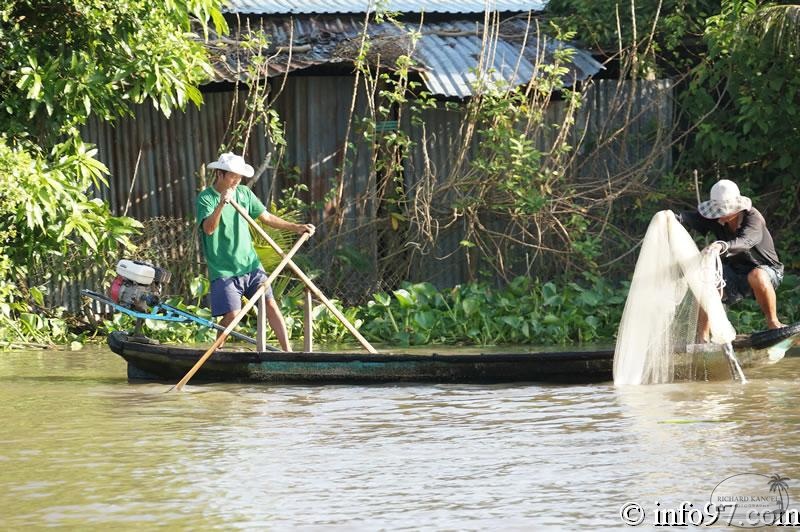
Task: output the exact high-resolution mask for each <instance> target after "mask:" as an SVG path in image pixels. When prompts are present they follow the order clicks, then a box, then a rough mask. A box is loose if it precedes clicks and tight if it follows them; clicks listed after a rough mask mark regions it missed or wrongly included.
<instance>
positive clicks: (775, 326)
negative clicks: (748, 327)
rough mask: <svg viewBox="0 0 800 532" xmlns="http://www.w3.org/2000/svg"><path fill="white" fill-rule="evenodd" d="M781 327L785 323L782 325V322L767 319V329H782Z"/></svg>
mask: <svg viewBox="0 0 800 532" xmlns="http://www.w3.org/2000/svg"><path fill="white" fill-rule="evenodd" d="M783 327H786V325H784V324H783V323H781V322H779V321H768V322H767V329H782V328H783Z"/></svg>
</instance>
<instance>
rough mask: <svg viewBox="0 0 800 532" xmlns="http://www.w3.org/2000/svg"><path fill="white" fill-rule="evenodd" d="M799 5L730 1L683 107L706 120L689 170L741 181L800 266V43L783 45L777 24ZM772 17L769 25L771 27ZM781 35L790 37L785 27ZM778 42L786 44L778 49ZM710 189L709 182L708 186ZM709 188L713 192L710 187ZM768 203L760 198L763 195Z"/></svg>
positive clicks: (709, 35)
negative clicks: (799, 46) (799, 228)
mask: <svg viewBox="0 0 800 532" xmlns="http://www.w3.org/2000/svg"><path fill="white" fill-rule="evenodd" d="M776 10H780V11H783V12H784V13H785V15H786V17H787V19H788V23H790V24H792V25H793V26H794V28H795V29H794V35H797V32H798V28H800V26H798V24H797V20H796V18H794V19H792V18H791V17H792V13H795V14H796V13H797V6H794V7H792V6H776V5H775V4H774V3H771V2H768V3H760V2H755V1H753V0H730V1H725V2H723V9H722V12H721V13H720V14H718V15H717V16H715V17H712V18H711V19H709V21H708V27H707V29H706V34H705V38H706V44H707V46H708V57H707V60H706V61H705V62H704V63H703V64H702V65H701V66H700V67H699V68H698V69H697V70H696V72H695V76H694V77H693V79H692V80H691V83H690V85H689V87H688V90H687V91H686V92H685V93H684V94H683V95H682V98H681V102H682V105H683V106H684V108H685V109H686V110H687V111H688V112H689V113H690V116H691V118H692V120H694V121H696V122H698V123H699V126H698V128H697V132H696V135H695V136H694V138H693V143H692V144H690V145H689V147H688V150H687V153H686V156H685V158H684V168H707V169H714V172H713V174H714V175H713V177H712V178H711V179H710V180H708V181H713V180H716V178H717V177H720V178H730V179H733V180H735V181H736V182H737V183H738V184H739V185H740V188H742V189H743V190H744V192H745V193H748V194H752V195H754V196H756V198H757V201H756V206H757V208H759V209H760V210H761V211H762V212H764V213H768V215H767V219H768V222H769V223H770V227H771V230H772V232H773V235H774V236H776V240H777V243H778V244H779V249H782V250H787V251H782V252H781V254H782V258H783V259H784V262H787V263H788V264H790V265H792V264H795V265H796V264H800V237H798V236H797V232H796V231H795V227H794V226H795V223H794V220H796V219H797V216H798V213H800V206H798V204H797V198H796V197H795V195H793V194H786V193H783V192H785V191H790V190H796V189H797V181H798V178H800V174H799V173H798V168H799V167H798V163H800V145H799V144H798V143H797V142H796V139H797V135H798V131H800V110H799V109H798V102H800V76H797V57H796V54H795V53H794V52H793V50H796V42H795V41H794V40H789V41H786V45H785V48H780V43H781V41H780V40H779V39H777V38H776V37H775V35H774V32H773V29H771V28H774V26H770V25H769V21H770V20H772V21H773V23H774V20H775V19H776V17H777V15H776ZM765 13H767V14H769V17H767V18H766V20H767V21H768V22H767V26H766V27H765V26H764V20H765ZM780 28H781V26H778V29H777V30H775V31H779V32H780V33H783V30H781V29H780ZM776 43H777V45H778V46H779V47H778V48H776ZM706 185H707V183H706ZM707 188H708V186H706V187H705V189H706V190H707ZM762 195H763V196H766V197H767V199H766V200H762V201H758V196H762Z"/></svg>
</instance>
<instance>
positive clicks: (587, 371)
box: [108, 324, 800, 384]
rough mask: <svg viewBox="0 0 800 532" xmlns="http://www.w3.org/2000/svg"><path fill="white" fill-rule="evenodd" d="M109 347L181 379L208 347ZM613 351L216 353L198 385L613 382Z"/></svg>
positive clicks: (145, 373) (696, 364)
mask: <svg viewBox="0 0 800 532" xmlns="http://www.w3.org/2000/svg"><path fill="white" fill-rule="evenodd" d="M791 327H792V328H791V329H790V328H787V331H784V333H783V334H780V335H778V334H774V333H773V332H772V331H769V332H768V333H769V334H766V335H765V334H762V333H756V334H753V335H750V336H747V337H743V338H741V339H739V340H737V342H735V343H734V347H735V348H736V356H737V358H738V359H739V362H740V364H741V365H742V367H744V368H749V367H753V366H757V365H761V364H765V363H768V362H770V361H774V360H777V359H779V358H781V357H782V356H783V353H784V352H785V351H786V349H788V347H789V346H790V345H791V344H792V342H793V341H794V337H795V336H797V335H800V324H795V325H793V326H791ZM108 344H109V347H110V348H111V350H112V351H113V352H114V353H116V354H118V355H120V356H121V357H122V358H124V359H125V360H126V361H127V362H128V377H129V379H130V380H157V381H164V382H176V381H178V380H179V379H180V378H181V377H183V376H184V375H185V374H186V373H187V372H188V371H189V369H190V368H191V367H192V366H194V364H195V363H196V362H197V361H198V360H199V359H200V357H201V356H202V355H203V354H204V352H205V348H192V347H176V346H169V345H160V344H156V343H152V342H148V341H147V340H146V339H137V338H133V337H131V336H129V335H128V334H127V333H124V332H114V333H112V334H110V335H109V337H108ZM613 362H614V350H613V349H600V350H592V351H588V350H569V351H557V352H519V353H474V354H472V353H469V354H468V353H461V354H439V353H427V354H407V353H397V354H392V353H377V354H374V353H325V352H318V353H317V352H315V353H302V352H295V353H284V352H273V351H267V352H260V353H259V352H254V351H238V350H219V351H217V352H216V353H214V355H213V356H211V357H210V358H209V359H208V360H207V361H206V362H205V363H204V364H203V366H202V367H201V368H200V370H199V371H198V372H197V374H196V375H195V376H194V377H193V382H267V383H320V384H328V383H330V384H336V383H387V382H436V383H456V382H463V383H508V382H543V383H556V384H560V383H563V384H568V383H596V382H607V381H610V380H612V378H613V376H612V370H613ZM674 365H675V380H720V379H730V378H731V370H730V366H729V364H728V359H727V358H726V357H725V355H724V354H723V353H722V351H721V350H720V349H712V350H708V349H700V350H696V351H695V352H691V353H680V354H678V355H676V358H675V361H674Z"/></svg>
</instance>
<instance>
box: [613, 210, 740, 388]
mask: <svg viewBox="0 0 800 532" xmlns="http://www.w3.org/2000/svg"><path fill="white" fill-rule="evenodd" d="M718 264H719V257H718V256H717V255H714V254H710V253H700V251H699V250H698V249H697V246H696V245H695V243H694V240H692V237H691V235H689V233H688V232H687V231H686V229H684V228H683V226H682V225H681V224H680V223H679V222H678V220H677V219H676V218H675V215H674V214H673V213H672V211H661V212H658V213H656V215H655V216H654V217H653V219H652V220H651V222H650V225H649V227H648V229H647V233H646V234H645V237H644V240H643V242H642V248H641V250H640V252H639V258H638V260H637V262H636V269H635V271H634V273H633V279H632V280H631V286H630V290H629V292H628V298H627V300H626V302H625V309H624V310H623V314H622V320H621V321H620V325H619V329H618V331H617V344H616V349H615V353H614V383H615V384H617V385H620V384H622V385H626V384H658V383H666V382H672V380H673V378H674V373H675V368H674V360H675V355H676V354H677V353H685V352H686V351H687V346H689V345H690V344H694V343H695V342H696V336H697V324H698V312H699V310H700V309H701V308H702V309H703V310H704V311H705V313H706V315H707V316H708V323H709V326H710V336H711V342H712V343H715V344H726V343H729V342H731V341H733V339H734V338H735V336H736V331H735V330H734V329H733V327H732V326H731V324H730V322H729V321H728V317H727V315H726V313H725V308H724V307H723V305H722V301H721V299H720V296H719V285H720V280H721V279H720V276H719V271H720V270H719V268H718Z"/></svg>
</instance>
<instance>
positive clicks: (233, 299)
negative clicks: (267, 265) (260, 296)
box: [209, 268, 274, 316]
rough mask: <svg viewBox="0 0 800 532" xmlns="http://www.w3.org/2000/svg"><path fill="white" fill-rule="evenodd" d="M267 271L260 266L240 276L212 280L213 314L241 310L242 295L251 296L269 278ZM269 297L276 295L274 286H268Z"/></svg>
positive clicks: (217, 314)
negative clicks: (273, 290)
mask: <svg viewBox="0 0 800 532" xmlns="http://www.w3.org/2000/svg"><path fill="white" fill-rule="evenodd" d="M267 277H268V275H267V272H265V271H264V270H263V269H261V268H259V269H257V270H253V271H252V272H250V273H246V274H244V275H240V276H238V277H220V278H219V279H214V280H213V281H211V290H210V292H209V298H210V300H211V315H212V316H222V315H223V314H227V313H228V312H231V311H237V310H241V308H242V296H244V297H246V298H248V299H250V297H251V296H252V295H253V294H254V293H255V292H256V290H258V287H259V286H261V285H262V284H263V283H264V282H265V281H266V280H267ZM265 295H266V297H267V299H270V298H272V297H274V296H273V295H272V287H271V286H270V287H269V288H267V292H266V294H265Z"/></svg>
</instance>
